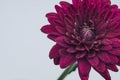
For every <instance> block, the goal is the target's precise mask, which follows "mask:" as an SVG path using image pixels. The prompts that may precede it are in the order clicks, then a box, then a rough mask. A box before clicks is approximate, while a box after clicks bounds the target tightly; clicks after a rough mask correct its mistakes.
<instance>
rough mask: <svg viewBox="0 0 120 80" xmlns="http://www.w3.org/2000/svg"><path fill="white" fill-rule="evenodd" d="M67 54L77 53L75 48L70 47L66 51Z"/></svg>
mask: <svg viewBox="0 0 120 80" xmlns="http://www.w3.org/2000/svg"><path fill="white" fill-rule="evenodd" d="M67 52H69V53H75V52H77V51H76V49H75V48H73V47H70V48H68V49H67Z"/></svg>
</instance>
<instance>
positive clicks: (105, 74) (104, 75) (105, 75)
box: [95, 69, 111, 80]
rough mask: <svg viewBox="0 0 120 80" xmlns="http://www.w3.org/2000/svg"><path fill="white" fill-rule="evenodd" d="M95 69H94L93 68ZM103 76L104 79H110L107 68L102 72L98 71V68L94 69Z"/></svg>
mask: <svg viewBox="0 0 120 80" xmlns="http://www.w3.org/2000/svg"><path fill="white" fill-rule="evenodd" d="M95 70H96V69H95ZM96 71H97V72H98V73H99V74H100V75H101V76H102V77H103V78H105V80H111V76H110V74H109V72H108V70H105V71H104V72H99V71H98V70H96Z"/></svg>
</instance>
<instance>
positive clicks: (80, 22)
mask: <svg viewBox="0 0 120 80" xmlns="http://www.w3.org/2000/svg"><path fill="white" fill-rule="evenodd" d="M55 9H56V12H55V13H54V12H51V13H48V14H47V15H46V17H47V18H48V21H49V24H48V25H45V26H43V27H42V29H41V30H42V32H44V33H46V34H48V38H50V39H51V40H53V41H55V42H56V44H55V45H54V46H53V47H52V49H51V51H50V54H49V57H50V58H51V59H53V60H54V63H55V64H56V65H60V67H61V68H66V67H68V66H70V65H72V64H74V63H76V62H77V64H78V71H79V76H80V78H81V80H88V78H89V73H90V69H91V67H92V68H93V69H94V70H96V71H97V72H98V73H99V74H100V75H101V76H103V77H104V78H105V79H106V80H111V77H110V74H109V72H108V69H109V70H112V71H115V72H117V71H118V69H117V67H116V65H119V66H120V9H118V6H117V5H111V2H110V0H72V4H70V3H68V2H64V1H62V2H60V6H58V5H56V6H55Z"/></svg>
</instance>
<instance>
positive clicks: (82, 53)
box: [76, 51, 86, 59]
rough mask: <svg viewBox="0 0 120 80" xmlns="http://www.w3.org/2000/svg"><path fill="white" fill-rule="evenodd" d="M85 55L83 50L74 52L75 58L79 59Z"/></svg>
mask: <svg viewBox="0 0 120 80" xmlns="http://www.w3.org/2000/svg"><path fill="white" fill-rule="evenodd" d="M85 55H86V54H85V52H84V51H82V52H79V53H77V54H76V58H77V59H80V58H83V57H85Z"/></svg>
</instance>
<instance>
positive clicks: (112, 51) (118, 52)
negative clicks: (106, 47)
mask: <svg viewBox="0 0 120 80" xmlns="http://www.w3.org/2000/svg"><path fill="white" fill-rule="evenodd" d="M109 53H111V54H113V55H116V56H120V49H113V50H111V51H109Z"/></svg>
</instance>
